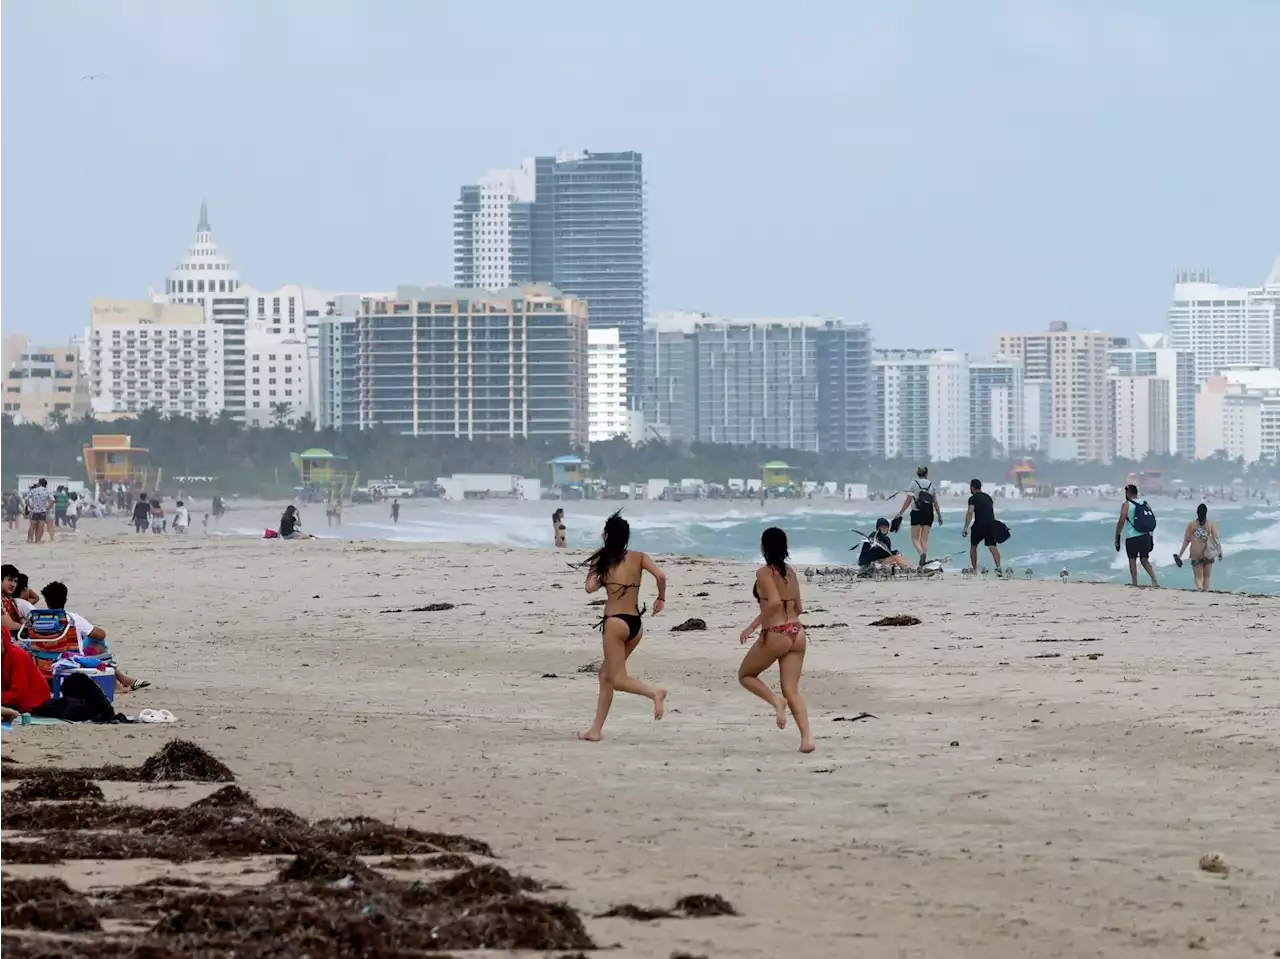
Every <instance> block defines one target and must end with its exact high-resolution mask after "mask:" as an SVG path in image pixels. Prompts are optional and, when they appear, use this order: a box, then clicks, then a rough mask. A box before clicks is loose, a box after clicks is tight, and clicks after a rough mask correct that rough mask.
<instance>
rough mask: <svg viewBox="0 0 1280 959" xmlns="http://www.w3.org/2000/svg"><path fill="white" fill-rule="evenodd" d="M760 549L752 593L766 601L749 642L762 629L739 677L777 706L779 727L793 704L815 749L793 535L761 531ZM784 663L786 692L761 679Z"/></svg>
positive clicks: (804, 745)
mask: <svg viewBox="0 0 1280 959" xmlns="http://www.w3.org/2000/svg"><path fill="white" fill-rule="evenodd" d="M760 553H761V555H762V556H763V557H764V565H763V566H761V567H760V568H759V569H757V570H756V583H755V585H754V586H753V587H752V588H751V595H752V596H754V597H755V599H756V601H757V602H758V603H759V604H760V614H759V615H758V616H757V617H756V618H755V619H753V620H752V621H751V625H749V626H748V627H747V628H746V629H744V630H743V631H742V635H741V637H740V641H741V642H743V643H745V642H746V641H747V640H748V639H750V638H751V635H752V633H754V632H755V631H756V629H757V628H760V638H759V639H757V640H756V641H755V643H754V644H753V645H752V647H751V649H749V650H748V651H747V655H746V656H745V657H744V658H743V660H742V665H741V666H739V667H738V682H740V683H741V684H742V686H743V688H744V689H746V690H747V691H748V692H751V693H754V694H755V695H757V696H759V697H760V698H761V699H763V700H764V701H765V702H766V703H768V704H769V705H770V706H772V707H773V708H774V713H775V720H776V722H777V724H778V728H779V729H786V727H787V712H786V710H787V708H788V707H790V709H791V715H792V716H794V717H795V720H796V727H797V728H798V729H799V730H800V751H801V752H802V753H811V752H813V751H814V749H816V748H817V747H816V746H815V745H814V743H813V735H812V734H811V733H810V731H809V710H808V708H807V707H806V706H805V703H804V700H803V699H802V698H801V696H800V671H801V669H802V668H803V667H804V647H805V635H804V627H803V626H802V625H800V614H801V613H803V612H804V604H803V602H802V601H801V599H800V577H798V576H797V575H796V571H795V570H794V569H792V568H791V567H790V566H789V565H788V564H787V556H788V551H787V534H786V533H784V532H783V531H782V530H780V529H779V528H778V527H776V526H771V527H769V528H768V529H767V530H765V531H764V533H763V534H761V536H760ZM774 663H777V664H778V672H779V673H781V675H782V695H781V696H775V695H774V693H773V690H771V689H770V688H769V687H768V686H766V685H765V684H764V683H763V682H762V681H761V679H760V674H761V673H763V672H764V671H765V670H766V669H768V668H769V667H770V666H772V665H773V664H774Z"/></svg>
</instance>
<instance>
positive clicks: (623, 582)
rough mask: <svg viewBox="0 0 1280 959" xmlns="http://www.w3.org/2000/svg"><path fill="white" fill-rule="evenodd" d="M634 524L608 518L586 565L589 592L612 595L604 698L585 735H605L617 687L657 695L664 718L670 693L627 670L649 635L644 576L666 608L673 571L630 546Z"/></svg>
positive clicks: (605, 631)
mask: <svg viewBox="0 0 1280 959" xmlns="http://www.w3.org/2000/svg"><path fill="white" fill-rule="evenodd" d="M630 539H631V526H630V524H628V523H627V521H626V520H625V519H623V518H622V517H621V516H620V515H619V514H618V513H614V514H613V515H612V516H610V517H609V518H608V519H607V520H606V521H605V524H604V536H603V540H604V543H603V545H602V546H601V547H600V548H599V549H598V550H596V551H595V552H594V553H592V554H591V556H590V558H589V559H588V560H587V561H586V563H584V564H583V565H584V566H586V567H587V592H588V593H594V592H595V591H596V590H598V589H600V588H601V587H603V588H604V590H605V595H606V597H607V598H606V600H605V606H604V618H603V619H601V620H600V634H601V636H602V637H603V638H604V662H603V663H602V664H601V665H600V698H599V700H598V701H597V703H596V718H595V722H593V723H592V724H591V728H590V729H588V730H587V731H586V732H585V733H578V738H579V739H585V740H588V741H590V742H599V741H600V731H601V730H602V729H603V728H604V721H605V720H606V719H608V718H609V707H610V706H611V705H612V704H613V691H614V690H615V689H616V690H620V691H621V692H624V693H631V694H633V695H635V696H644V697H645V698H646V699H652V700H653V718H654V719H661V718H662V713H663V706H664V703H665V702H666V699H667V691H666V690H665V689H655V688H653V687H652V686H648V685H646V684H645V683H642V682H641V681H640V680H638V679H636V678H635V677H633V676H628V675H627V658H628V657H629V656H630V655H631V654H632V653H634V652H635V651H636V647H637V646H639V645H640V640H641V639H643V638H644V621H643V620H642V619H641V618H640V617H641V616H642V615H644V610H642V609H641V608H640V581H641V578H642V574H643V573H644V571H646V570H647V571H648V572H649V573H651V574H652V575H653V578H654V579H655V580H657V581H658V598H657V599H655V600H654V601H653V613H654V615H655V616H656V615H657V614H658V613H661V612H662V607H663V605H664V604H665V603H666V593H667V577H666V576H664V575H663V573H662V570H660V569H658V567H657V566H656V565H655V564H654V562H653V560H651V559H650V558H649V556H648V554H646V553H641V552H637V551H635V550H628V549H627V543H628V541H629V540H630Z"/></svg>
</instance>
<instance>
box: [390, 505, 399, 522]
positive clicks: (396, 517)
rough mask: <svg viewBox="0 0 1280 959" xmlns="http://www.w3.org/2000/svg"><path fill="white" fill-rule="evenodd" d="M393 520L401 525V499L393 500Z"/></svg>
mask: <svg viewBox="0 0 1280 959" xmlns="http://www.w3.org/2000/svg"><path fill="white" fill-rule="evenodd" d="M391 522H393V523H395V524H396V525H397V526H399V525H400V500H399V499H393V500H392V501H391Z"/></svg>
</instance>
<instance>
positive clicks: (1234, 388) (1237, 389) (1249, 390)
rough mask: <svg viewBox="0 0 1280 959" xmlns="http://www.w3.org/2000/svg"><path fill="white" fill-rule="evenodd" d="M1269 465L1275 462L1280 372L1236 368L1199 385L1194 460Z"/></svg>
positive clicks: (1279, 446)
mask: <svg viewBox="0 0 1280 959" xmlns="http://www.w3.org/2000/svg"><path fill="white" fill-rule="evenodd" d="M1214 456H1225V457H1226V458H1227V459H1232V460H1234V459H1243V460H1244V461H1245V462H1246V463H1254V462H1258V461H1259V460H1265V461H1267V462H1274V461H1275V460H1276V459H1277V458H1280V370H1277V369H1273V368H1269V367H1258V366H1237V367H1228V368H1227V369H1224V370H1223V371H1222V373H1221V374H1219V375H1216V376H1211V377H1209V378H1208V379H1207V380H1205V381H1204V382H1203V383H1201V384H1200V391H1199V392H1198V393H1197V394H1196V457H1197V458H1198V459H1209V458H1212V457H1214Z"/></svg>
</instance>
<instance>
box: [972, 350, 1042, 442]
mask: <svg viewBox="0 0 1280 959" xmlns="http://www.w3.org/2000/svg"><path fill="white" fill-rule="evenodd" d="M1022 379H1023V377H1022V361H1021V360H1018V359H1015V358H1013V357H1011V356H993V357H991V358H989V359H972V358H970V360H969V449H970V453H971V455H973V456H977V457H994V458H1003V457H1006V456H1009V455H1011V454H1012V453H1013V452H1014V451H1015V450H1024V449H1027V448H1028V447H1027V445H1026V432H1025V430H1024V429H1023V419H1024V416H1025V415H1026V397H1025V394H1024V392H1023V388H1022Z"/></svg>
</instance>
